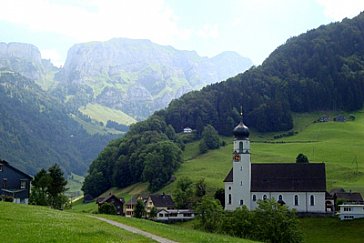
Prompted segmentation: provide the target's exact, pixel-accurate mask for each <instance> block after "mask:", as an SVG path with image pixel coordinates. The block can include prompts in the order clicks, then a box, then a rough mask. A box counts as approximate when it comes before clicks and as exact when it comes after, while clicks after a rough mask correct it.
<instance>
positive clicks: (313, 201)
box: [310, 195, 315, 206]
mask: <svg viewBox="0 0 364 243" xmlns="http://www.w3.org/2000/svg"><path fill="white" fill-rule="evenodd" d="M310 205H311V206H315V197H314V196H313V195H311V196H310Z"/></svg>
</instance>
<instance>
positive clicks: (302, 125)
mask: <svg viewBox="0 0 364 243" xmlns="http://www.w3.org/2000/svg"><path fill="white" fill-rule="evenodd" d="M354 114H355V116H356V119H355V120H354V121H347V122H332V121H331V122H326V123H313V121H314V120H315V119H317V118H318V117H319V116H320V114H319V113H316V114H312V113H311V114H299V115H298V114H297V115H295V119H294V123H295V128H294V130H295V131H297V132H298V133H297V134H296V135H294V136H289V137H284V138H281V139H273V136H274V135H277V134H279V133H270V134H260V133H256V132H254V131H252V135H251V138H250V140H251V160H252V162H253V163H259V162H271V163H276V162H287V163H293V162H294V161H295V158H296V156H297V155H298V154H299V153H304V154H305V155H307V156H308V157H309V160H310V161H311V162H322V161H324V162H325V163H326V174H327V175H326V176H327V189H328V190H330V189H332V188H336V187H343V188H344V189H346V190H353V191H359V192H361V193H362V194H363V195H364V149H362V148H363V147H364V113H363V112H356V113H354ZM224 140H225V141H226V142H227V145H226V146H225V147H221V148H220V149H218V150H214V151H210V152H208V153H206V154H203V155H198V142H194V143H191V144H188V145H187V146H186V150H185V152H184V154H185V162H184V163H183V164H182V166H181V168H180V169H179V170H178V171H177V172H176V173H175V175H176V177H177V179H178V178H180V177H182V176H188V177H190V178H191V179H192V180H194V181H197V180H198V179H200V178H202V177H204V178H205V181H206V182H207V185H208V186H209V187H210V192H213V191H214V190H216V189H217V188H221V187H223V180H224V178H225V176H226V174H227V173H228V172H229V170H230V169H231V166H232V163H231V154H232V141H233V138H232V137H230V138H224ZM174 187H175V182H174V183H172V184H170V185H168V186H167V187H165V188H163V189H162V190H161V191H166V192H172V191H173V190H174Z"/></svg>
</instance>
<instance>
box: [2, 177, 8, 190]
mask: <svg viewBox="0 0 364 243" xmlns="http://www.w3.org/2000/svg"><path fill="white" fill-rule="evenodd" d="M3 188H4V189H6V188H8V179H7V178H4V179H3Z"/></svg>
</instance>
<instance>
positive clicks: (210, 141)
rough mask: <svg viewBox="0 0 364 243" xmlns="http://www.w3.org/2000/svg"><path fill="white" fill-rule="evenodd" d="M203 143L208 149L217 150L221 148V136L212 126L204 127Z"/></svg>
mask: <svg viewBox="0 0 364 243" xmlns="http://www.w3.org/2000/svg"><path fill="white" fill-rule="evenodd" d="M202 141H204V143H205V144H206V146H207V148H208V149H217V148H219V147H220V137H219V134H218V133H217V131H216V130H215V128H214V127H213V126H211V125H207V126H205V127H204V129H203V132H202Z"/></svg>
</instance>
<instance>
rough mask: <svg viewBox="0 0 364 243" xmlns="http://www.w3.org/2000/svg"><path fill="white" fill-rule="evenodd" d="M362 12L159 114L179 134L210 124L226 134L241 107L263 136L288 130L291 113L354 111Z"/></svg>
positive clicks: (363, 63)
mask: <svg viewBox="0 0 364 243" xmlns="http://www.w3.org/2000/svg"><path fill="white" fill-rule="evenodd" d="M363 70H364V13H361V14H360V15H359V16H357V17H355V18H353V19H344V20H343V21H342V22H341V23H332V24H329V25H327V26H321V27H319V28H318V29H314V30H311V31H308V32H307V33H305V34H302V35H300V36H298V37H294V38H290V39H289V40H287V42H286V43H285V44H284V45H282V46H280V47H278V48H277V49H276V50H275V51H274V52H273V53H272V54H271V55H270V56H269V57H268V58H267V59H266V60H265V61H264V62H263V64H262V65H261V66H259V67H253V68H251V69H250V70H248V71H246V72H245V73H243V74H240V75H238V76H236V77H233V78H230V79H228V80H227V81H226V82H221V83H218V84H213V85H210V86H208V87H206V88H204V89H202V90H201V91H200V92H190V93H188V94H186V95H184V96H183V97H181V98H180V99H178V100H174V101H172V102H171V104H170V105H169V106H168V108H167V109H165V110H163V111H160V112H158V114H159V115H161V116H163V117H165V120H166V122H167V123H168V124H171V125H172V126H173V127H174V128H175V129H176V131H177V132H179V131H181V130H182V129H183V128H184V127H191V128H193V129H197V130H200V129H201V128H202V127H203V126H204V125H206V124H212V125H213V126H214V127H215V128H216V129H217V130H218V131H219V133H220V134H224V135H230V134H231V131H232V128H233V126H234V124H236V123H237V122H238V119H239V116H238V111H239V110H240V106H241V105H242V106H243V109H244V113H245V121H246V123H247V124H248V125H249V126H250V127H254V128H256V129H257V130H259V131H262V132H270V131H279V130H289V129H291V128H292V117H291V112H292V111H293V112H310V111H318V110H346V111H350V110H356V109H359V108H361V107H362V105H363V100H364V71H363Z"/></svg>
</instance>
